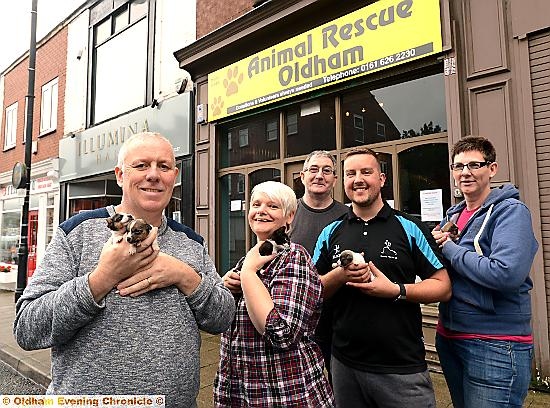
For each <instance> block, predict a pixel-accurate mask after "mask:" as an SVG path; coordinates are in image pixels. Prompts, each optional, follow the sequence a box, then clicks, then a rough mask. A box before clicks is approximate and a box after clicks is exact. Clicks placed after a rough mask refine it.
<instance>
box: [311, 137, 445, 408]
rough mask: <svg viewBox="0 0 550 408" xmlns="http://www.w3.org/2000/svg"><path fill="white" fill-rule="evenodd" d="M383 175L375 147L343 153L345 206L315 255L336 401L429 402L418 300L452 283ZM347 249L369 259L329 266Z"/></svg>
mask: <svg viewBox="0 0 550 408" xmlns="http://www.w3.org/2000/svg"><path fill="white" fill-rule="evenodd" d="M385 180H386V176H385V174H384V173H382V172H381V168H380V162H379V161H378V158H377V156H376V153H375V152H374V151H372V150H370V149H367V148H364V147H361V148H356V149H354V150H351V151H350V152H349V153H348V154H347V155H346V157H345V159H344V190H345V192H346V195H347V196H348V198H349V199H350V200H351V202H352V205H351V209H350V212H349V213H348V214H346V215H344V216H342V217H340V218H339V219H338V220H337V221H335V222H333V223H331V224H329V225H328V226H327V227H325V228H324V229H323V231H322V232H321V235H320V236H319V239H318V240H317V244H316V247H315V252H314V256H313V260H314V262H315V263H316V266H317V269H318V270H319V273H320V274H321V275H322V281H323V285H324V298H325V299H327V298H331V299H332V304H333V320H332V325H333V339H332V340H333V346H332V354H333V357H332V376H333V387H334V394H335V397H336V404H337V406H340V407H346V408H348V407H351V408H353V407H370V406H376V407H403V406H413V407H435V396H434V392H433V387H432V383H431V379H430V376H429V373H428V368H427V364H426V361H425V349H424V339H423V334H422V314H421V311H420V305H419V303H431V302H438V301H445V300H448V299H449V298H450V296H451V283H450V280H449V276H448V274H447V271H446V270H445V269H444V267H443V264H442V262H441V255H440V253H439V249H438V247H437V245H436V243H435V241H434V239H433V237H432V235H431V233H430V232H429V230H428V229H427V228H426V227H425V226H424V225H423V224H422V223H421V222H420V221H419V220H417V219H416V218H414V217H411V216H409V215H407V214H405V213H402V212H400V211H397V210H394V209H392V208H391V207H390V206H389V205H388V204H387V203H386V202H385V201H383V200H382V196H381V194H380V190H381V188H382V187H383V186H384V182H385ZM346 249H350V250H353V251H355V252H362V253H363V254H364V257H365V260H366V262H367V263H364V264H357V265H356V264H353V263H352V264H351V265H348V266H347V267H346V268H343V267H341V266H337V267H336V268H333V266H332V265H333V264H334V263H335V262H336V261H337V260H338V258H339V256H340V253H341V252H342V251H343V250H346ZM417 276H418V277H420V279H421V280H420V281H418V282H416V277H417Z"/></svg>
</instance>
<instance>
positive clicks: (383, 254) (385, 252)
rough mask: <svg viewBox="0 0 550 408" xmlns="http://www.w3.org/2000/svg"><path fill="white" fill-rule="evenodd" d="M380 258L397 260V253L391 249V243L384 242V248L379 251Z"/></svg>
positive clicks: (388, 241)
mask: <svg viewBox="0 0 550 408" xmlns="http://www.w3.org/2000/svg"><path fill="white" fill-rule="evenodd" d="M380 258H390V259H397V252H395V251H394V250H393V249H391V242H390V240H389V239H387V240H386V241H385V242H384V248H382V251H380Z"/></svg>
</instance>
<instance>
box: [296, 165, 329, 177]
mask: <svg viewBox="0 0 550 408" xmlns="http://www.w3.org/2000/svg"><path fill="white" fill-rule="evenodd" d="M319 170H321V172H322V173H323V175H324V176H329V175H331V174H335V172H334V169H333V168H332V167H328V166H327V167H323V168H319V167H317V166H310V167H309V168H307V169H304V171H309V172H310V173H311V174H317V173H319Z"/></svg>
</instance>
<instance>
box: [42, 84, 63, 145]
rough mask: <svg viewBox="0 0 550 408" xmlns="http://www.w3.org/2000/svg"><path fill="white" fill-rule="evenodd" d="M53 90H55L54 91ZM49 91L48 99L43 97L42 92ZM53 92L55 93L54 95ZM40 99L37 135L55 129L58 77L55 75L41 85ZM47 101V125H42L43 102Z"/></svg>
mask: <svg viewBox="0 0 550 408" xmlns="http://www.w3.org/2000/svg"><path fill="white" fill-rule="evenodd" d="M54 91H55V92H54ZM45 92H49V97H48V99H49V100H48V101H46V98H45V97H44V93H45ZM54 94H55V95H54ZM41 95H42V99H41V101H40V131H39V136H44V135H46V134H48V133H51V132H55V131H56V130H57V108H58V106H59V77H56V78H54V79H52V80H51V81H49V82H48V83H46V84H44V85H42V94H41ZM45 101H46V102H48V105H49V106H48V109H49V112H48V113H49V120H48V122H49V123H48V126H44V114H45V107H46V105H45V103H46V102H45Z"/></svg>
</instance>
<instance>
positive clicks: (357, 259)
mask: <svg viewBox="0 0 550 408" xmlns="http://www.w3.org/2000/svg"><path fill="white" fill-rule="evenodd" d="M360 263H366V262H365V258H364V257H363V255H362V254H360V253H359V252H354V251H351V250H349V249H346V250H344V251H342V252H341V253H340V258H338V261H336V262H335V263H333V264H332V267H333V268H336V267H337V266H341V267H342V268H347V267H348V266H349V265H350V264H355V265H358V264H360Z"/></svg>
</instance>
